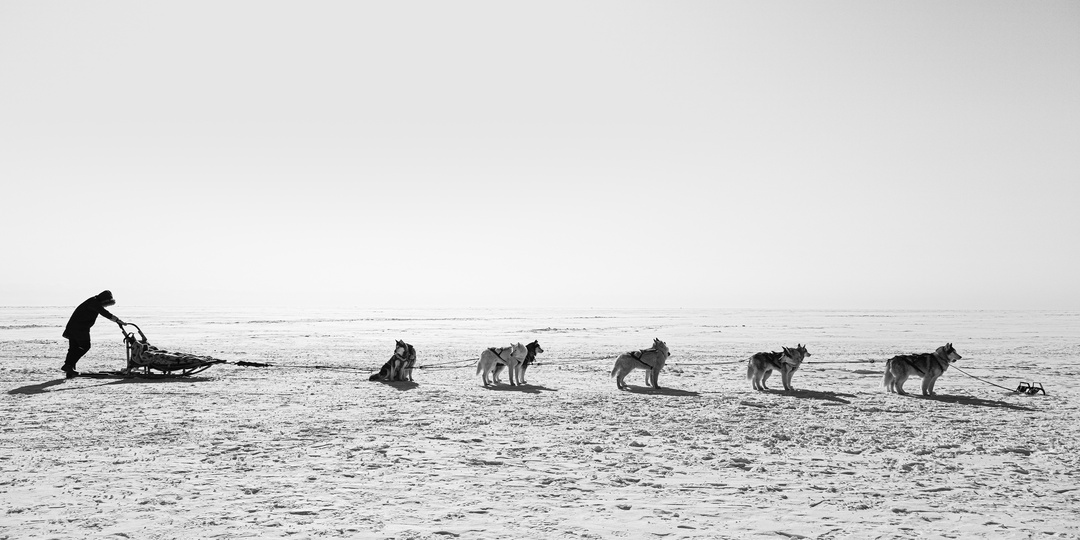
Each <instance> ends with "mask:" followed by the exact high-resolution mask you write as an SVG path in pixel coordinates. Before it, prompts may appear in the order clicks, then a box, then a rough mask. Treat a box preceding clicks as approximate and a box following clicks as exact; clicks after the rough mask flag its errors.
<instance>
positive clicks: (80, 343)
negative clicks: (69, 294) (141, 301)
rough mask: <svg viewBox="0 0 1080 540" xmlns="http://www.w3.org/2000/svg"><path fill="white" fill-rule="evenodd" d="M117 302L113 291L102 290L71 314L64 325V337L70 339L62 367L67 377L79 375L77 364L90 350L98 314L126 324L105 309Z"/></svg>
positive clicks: (117, 322)
mask: <svg viewBox="0 0 1080 540" xmlns="http://www.w3.org/2000/svg"><path fill="white" fill-rule="evenodd" d="M115 304H116V300H114V299H113V295H112V293H111V292H109V291H102V292H101V294H98V295H97V296H91V297H90V298H87V299H86V301H85V302H83V303H81V304H79V307H77V308H75V312H74V313H72V314H71V318H70V319H68V323H67V326H66V327H64V337H66V338H67V340H68V352H67V358H66V359H65V360H64V366H63V367H62V368H60V369H62V370H63V371H64V373H66V374H67V378H69V379H70V378H72V377H78V376H79V372H78V371H75V364H76V363H78V362H79V359H80V358H82V357H83V355H84V354H86V352H87V351H89V350H90V327H91V326H94V323H95V322H97V317H98V315H101V316H103V317H105V318H106V319H109V320H110V321H112V322H114V323H116V324H119V325H120V326H123V325H124V321H121V320H120V318H119V317H117V316H116V315H113V314H112V313H109V311H108V310H107V309H105V308H106V307H108V306H112V305H115Z"/></svg>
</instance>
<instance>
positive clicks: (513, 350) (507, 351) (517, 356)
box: [476, 343, 528, 386]
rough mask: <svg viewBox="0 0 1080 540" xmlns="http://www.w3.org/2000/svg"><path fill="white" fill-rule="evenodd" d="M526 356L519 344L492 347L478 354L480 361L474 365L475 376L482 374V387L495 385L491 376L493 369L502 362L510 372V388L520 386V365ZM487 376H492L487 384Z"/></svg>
mask: <svg viewBox="0 0 1080 540" xmlns="http://www.w3.org/2000/svg"><path fill="white" fill-rule="evenodd" d="M526 354H528V351H526V349H525V346H524V345H522V344H520V343H517V344H511V345H510V346H509V347H499V348H495V347H492V348H490V349H487V350H485V351H484V352H482V353H480V361H479V362H477V363H476V374H477V375H481V374H483V377H484V386H491V385H492V384H494V383H495V381H494V378H495V377H494V374H493V372H494V371H495V367H496V366H497V365H498V364H499V362H502V363H504V364H506V367H507V368H508V369H509V371H510V386H516V385H518V384H522V383H521V363H522V361H523V360H525V355H526ZM488 374H492V381H491V382H488Z"/></svg>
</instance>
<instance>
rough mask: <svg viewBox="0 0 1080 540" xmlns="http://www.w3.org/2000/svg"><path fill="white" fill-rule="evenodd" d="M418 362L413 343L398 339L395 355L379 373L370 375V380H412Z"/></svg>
mask: <svg viewBox="0 0 1080 540" xmlns="http://www.w3.org/2000/svg"><path fill="white" fill-rule="evenodd" d="M415 364H416V349H414V348H413V346H412V345H409V344H408V343H405V342H404V341H401V340H400V339H399V340H397V345H396V346H395V347H394V356H391V357H390V359H389V360H387V361H386V363H385V364H383V367H382V369H380V370H379V372H378V373H375V374H374V375H372V376H370V377H368V380H369V381H409V382H412V370H413V365H415Z"/></svg>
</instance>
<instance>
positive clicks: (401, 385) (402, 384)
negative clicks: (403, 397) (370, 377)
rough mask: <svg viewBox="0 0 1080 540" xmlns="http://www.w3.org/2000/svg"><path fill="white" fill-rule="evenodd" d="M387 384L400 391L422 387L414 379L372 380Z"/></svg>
mask: <svg viewBox="0 0 1080 540" xmlns="http://www.w3.org/2000/svg"><path fill="white" fill-rule="evenodd" d="M371 382H377V383H382V384H385V385H386V386H389V387H390V388H393V389H394V390H397V391H399V392H408V391H409V390H415V389H417V388H419V387H420V383H416V382H412V381H371Z"/></svg>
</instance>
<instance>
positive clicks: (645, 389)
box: [623, 385, 701, 397]
mask: <svg viewBox="0 0 1080 540" xmlns="http://www.w3.org/2000/svg"><path fill="white" fill-rule="evenodd" d="M623 391H624V392H630V393H631V394H645V395H649V396H673V397H697V396H700V395H701V394H700V393H699V392H691V391H690V390H679V389H677V388H667V387H662V388H652V387H649V386H634V385H627V387H626V388H625V389H623Z"/></svg>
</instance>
